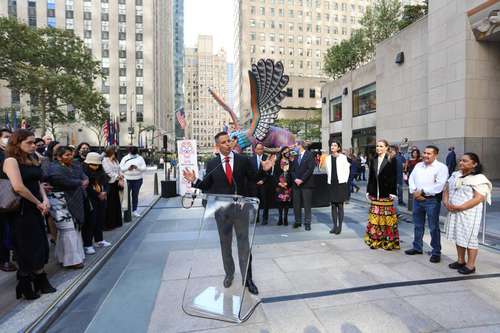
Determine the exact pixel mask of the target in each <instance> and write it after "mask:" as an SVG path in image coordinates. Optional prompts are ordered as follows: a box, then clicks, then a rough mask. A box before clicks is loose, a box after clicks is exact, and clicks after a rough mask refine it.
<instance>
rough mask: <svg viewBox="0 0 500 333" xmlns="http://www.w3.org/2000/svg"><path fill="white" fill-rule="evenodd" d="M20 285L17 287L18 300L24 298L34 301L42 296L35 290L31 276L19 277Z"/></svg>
mask: <svg viewBox="0 0 500 333" xmlns="http://www.w3.org/2000/svg"><path fill="white" fill-rule="evenodd" d="M17 278H18V280H19V281H18V283H17V286H16V299H20V298H21V297H23V296H24V298H25V299H27V300H33V299H37V298H39V297H40V295H39V294H38V293H37V292H36V291H35V290H34V289H33V281H32V278H31V276H29V275H26V276H19V275H18V277H17Z"/></svg>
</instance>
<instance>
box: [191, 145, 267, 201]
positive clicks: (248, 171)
mask: <svg viewBox="0 0 500 333" xmlns="http://www.w3.org/2000/svg"><path fill="white" fill-rule="evenodd" d="M232 171H233V184H232V185H229V183H228V181H227V178H226V173H225V172H224V167H223V165H222V163H221V159H220V156H216V157H214V158H212V159H211V160H210V161H208V162H207V170H206V174H205V177H204V178H203V180H199V179H198V180H197V181H196V182H195V183H194V184H193V187H195V188H199V189H200V190H202V191H203V192H206V193H211V194H239V195H243V196H251V197H253V196H255V195H256V193H255V185H254V184H255V183H256V179H257V174H256V172H255V171H254V168H253V167H252V164H251V162H250V159H249V158H248V157H246V156H243V155H240V154H236V153H235V154H234V161H233V170H232ZM259 176H260V177H261V176H262V175H261V174H260V173H259Z"/></svg>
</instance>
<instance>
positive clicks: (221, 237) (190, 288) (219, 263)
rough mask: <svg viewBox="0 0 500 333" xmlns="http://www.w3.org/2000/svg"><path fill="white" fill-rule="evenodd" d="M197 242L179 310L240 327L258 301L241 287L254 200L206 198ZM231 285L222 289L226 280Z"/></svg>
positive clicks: (252, 226)
mask: <svg viewBox="0 0 500 333" xmlns="http://www.w3.org/2000/svg"><path fill="white" fill-rule="evenodd" d="M203 202H204V206H205V209H204V212H203V216H202V218H201V221H200V228H199V232H198V239H197V242H196V245H195V247H194V249H193V250H192V259H191V268H190V270H189V275H188V280H187V284H186V288H185V290H184V295H183V300H182V309H183V311H184V312H185V313H186V314H188V315H191V316H196V317H203V318H209V319H216V320H222V321H228V322H233V323H241V322H244V321H245V320H247V319H248V318H249V317H250V316H251V315H252V313H253V311H254V310H255V308H256V307H257V305H258V304H259V303H260V299H259V298H258V297H256V296H255V295H252V294H250V293H249V292H248V289H247V288H245V283H246V279H247V278H251V275H252V268H251V266H252V265H251V251H252V243H253V238H254V233H255V222H256V219H257V213H258V209H259V200H258V199H257V198H248V197H243V196H239V195H218V194H208V195H205V196H204V200H203ZM231 274H233V276H234V278H233V281H232V284H231V286H229V287H228V288H226V287H224V284H223V282H224V279H225V277H226V275H231Z"/></svg>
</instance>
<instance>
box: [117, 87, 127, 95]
mask: <svg viewBox="0 0 500 333" xmlns="http://www.w3.org/2000/svg"><path fill="white" fill-rule="evenodd" d="M118 91H119V92H120V94H121V95H126V94H127V87H119V88H118Z"/></svg>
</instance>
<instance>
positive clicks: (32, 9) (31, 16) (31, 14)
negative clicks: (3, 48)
mask: <svg viewBox="0 0 500 333" xmlns="http://www.w3.org/2000/svg"><path fill="white" fill-rule="evenodd" d="M28 24H29V26H30V27H36V2H35V1H31V0H30V1H28Z"/></svg>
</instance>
